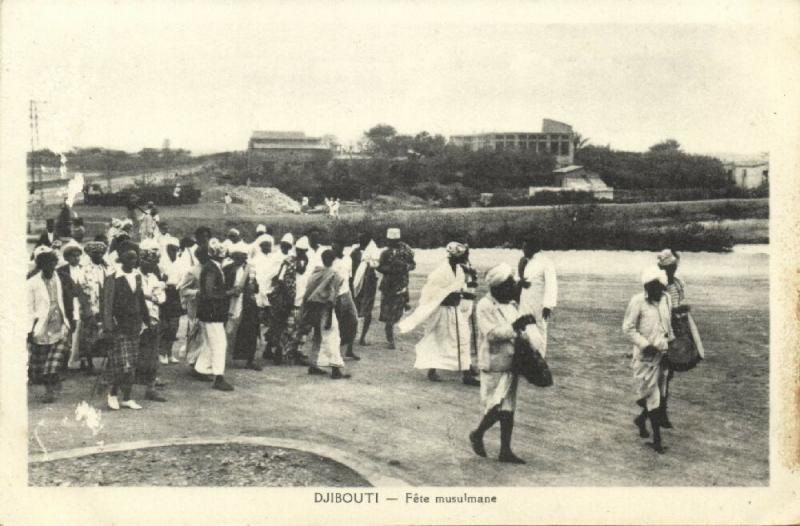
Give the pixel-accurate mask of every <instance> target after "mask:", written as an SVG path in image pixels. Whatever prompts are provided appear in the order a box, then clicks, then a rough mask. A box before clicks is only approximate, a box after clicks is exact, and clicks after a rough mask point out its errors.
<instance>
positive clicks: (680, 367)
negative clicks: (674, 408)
mask: <svg viewBox="0 0 800 526" xmlns="http://www.w3.org/2000/svg"><path fill="white" fill-rule="evenodd" d="M657 260H658V267H659V268H660V269H661V270H663V271H664V272H665V273H666V275H667V284H666V288H665V290H664V293H665V294H666V295H667V296H668V297H669V301H670V305H671V306H672V313H671V322H672V330H673V332H674V333H675V338H674V339H673V340H671V341H670V342H669V348H668V349H667V354H666V356H665V357H664V367H665V368H666V370H667V379H666V386H665V389H664V400H663V402H662V406H663V411H662V422H661V427H664V428H666V429H672V427H673V425H672V422H670V420H669V417H668V416H667V399H668V398H669V385H670V382H671V381H672V378H673V377H674V376H675V373H676V372H686V371H690V370H692V369H694V368H695V366H697V364H698V363H700V361H701V360H703V357H704V356H705V350H704V348H703V342H702V340H701V339H700V333H699V331H698V330H697V325H695V323H694V319H693V318H692V315H691V312H690V307H689V305H687V304H686V284H685V283H684V282H683V280H681V279H679V278H678V277H677V276H676V275H675V273H676V272H677V270H678V263H680V256H678V254H677V253H676V252H675V251H673V250H671V249H668V248H666V249H664V250H662V251H661V252H659V254H658V256H657Z"/></svg>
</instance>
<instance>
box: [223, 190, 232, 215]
mask: <svg viewBox="0 0 800 526" xmlns="http://www.w3.org/2000/svg"><path fill="white" fill-rule="evenodd" d="M224 202H225V205H224V208H223V213H224V214H225V215H228V214H230V212H231V203H233V198H231V194H229V193H228V192H225V198H224Z"/></svg>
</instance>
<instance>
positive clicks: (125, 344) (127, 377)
mask: <svg viewBox="0 0 800 526" xmlns="http://www.w3.org/2000/svg"><path fill="white" fill-rule="evenodd" d="M138 359H139V336H138V335H136V336H133V335H130V334H122V333H117V334H115V335H114V345H113V346H111V348H110V349H109V350H108V360H107V361H106V371H105V373H106V380H107V381H108V383H110V384H112V385H122V384H123V383H125V382H126V381H131V376H132V375H133V374H134V373H135V372H136V362H137V361H138Z"/></svg>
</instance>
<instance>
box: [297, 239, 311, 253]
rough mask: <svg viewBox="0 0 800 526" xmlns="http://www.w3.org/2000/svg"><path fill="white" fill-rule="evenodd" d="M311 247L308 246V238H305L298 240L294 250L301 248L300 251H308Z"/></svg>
mask: <svg viewBox="0 0 800 526" xmlns="http://www.w3.org/2000/svg"><path fill="white" fill-rule="evenodd" d="M310 247H311V245H309V244H308V237H306V236H303V237H301V238H300V239H298V240H297V243H295V244H294V248H299V249H300V250H308V249H309V248H310Z"/></svg>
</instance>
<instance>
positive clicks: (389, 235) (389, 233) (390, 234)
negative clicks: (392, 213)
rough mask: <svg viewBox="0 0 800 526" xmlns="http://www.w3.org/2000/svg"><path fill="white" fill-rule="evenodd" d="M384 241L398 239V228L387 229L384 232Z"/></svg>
mask: <svg viewBox="0 0 800 526" xmlns="http://www.w3.org/2000/svg"><path fill="white" fill-rule="evenodd" d="M386 239H400V229H399V228H389V229H387V230H386Z"/></svg>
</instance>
